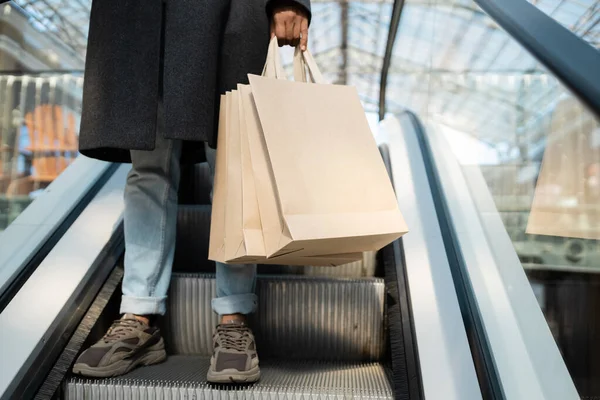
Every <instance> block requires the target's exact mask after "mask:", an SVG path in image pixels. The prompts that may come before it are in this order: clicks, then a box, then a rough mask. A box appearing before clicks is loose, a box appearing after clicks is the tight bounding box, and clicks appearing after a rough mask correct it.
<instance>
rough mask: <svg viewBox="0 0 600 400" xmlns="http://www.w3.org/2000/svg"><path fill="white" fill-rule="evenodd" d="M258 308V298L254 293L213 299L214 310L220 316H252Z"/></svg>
mask: <svg viewBox="0 0 600 400" xmlns="http://www.w3.org/2000/svg"><path fill="white" fill-rule="evenodd" d="M257 307H258V296H257V295H255V294H254V293H247V294H234V295H231V296H225V297H217V298H216V299H212V309H213V311H214V312H216V313H217V314H219V315H229V314H252V313H253V312H255V311H256V308H257Z"/></svg>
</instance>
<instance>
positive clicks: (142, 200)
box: [121, 121, 257, 315]
mask: <svg viewBox="0 0 600 400" xmlns="http://www.w3.org/2000/svg"><path fill="white" fill-rule="evenodd" d="M160 125H161V124H160V121H159V133H158V134H157V138H156V148H155V149H154V150H153V151H136V150H132V151H131V159H132V169H131V172H129V175H128V176H127V185H126V187H125V216H124V226H125V276H124V278H123V297H122V300H121V313H133V314H137V315H152V314H160V315H163V314H164V313H165V311H166V298H167V291H168V289H169V281H170V279H171V267H172V264H173V258H174V255H175V231H176V224H177V192H178V188H179V176H180V163H179V160H180V157H181V146H182V142H181V141H178V140H169V139H165V138H164V137H163V134H162V129H161V128H162V127H161V126H160ZM206 150H207V159H208V162H209V165H210V168H211V173H212V176H214V166H215V154H214V153H215V151H214V150H212V149H210V148H209V147H208V146H206ZM216 280H217V298H215V299H213V300H212V308H213V311H214V312H216V313H217V314H219V315H227V314H237V313H239V314H250V313H252V312H254V311H255V310H256V306H257V296H256V295H255V294H254V288H255V284H256V265H228V264H222V263H217V278H216Z"/></svg>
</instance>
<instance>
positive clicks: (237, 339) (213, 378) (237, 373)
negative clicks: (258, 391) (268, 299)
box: [207, 324, 260, 383]
mask: <svg viewBox="0 0 600 400" xmlns="http://www.w3.org/2000/svg"><path fill="white" fill-rule="evenodd" d="M213 348H214V350H213V355H212V357H211V359H210V368H209V370H208V376H207V380H208V381H209V382H212V383H252V382H256V381H258V380H259V379H260V369H259V368H258V355H257V354H256V344H255V342H254V335H252V331H251V330H250V328H248V327H247V326H246V325H245V324H221V325H219V326H217V330H216V331H215V334H214V335H213Z"/></svg>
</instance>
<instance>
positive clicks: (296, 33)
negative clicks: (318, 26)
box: [293, 16, 302, 46]
mask: <svg viewBox="0 0 600 400" xmlns="http://www.w3.org/2000/svg"><path fill="white" fill-rule="evenodd" d="M301 29H302V17H301V16H296V18H295V19H294V42H293V44H294V46H298V44H300V30H301Z"/></svg>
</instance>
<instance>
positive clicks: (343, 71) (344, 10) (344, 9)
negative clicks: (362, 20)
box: [338, 2, 350, 85]
mask: <svg viewBox="0 0 600 400" xmlns="http://www.w3.org/2000/svg"><path fill="white" fill-rule="evenodd" d="M349 8H350V4H349V3H348V2H343V3H341V4H340V18H341V22H342V43H341V45H340V50H341V51H342V65H341V66H340V74H339V79H338V84H340V85H345V84H347V83H348V9H349Z"/></svg>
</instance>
